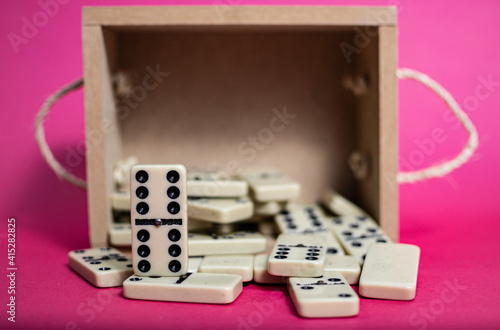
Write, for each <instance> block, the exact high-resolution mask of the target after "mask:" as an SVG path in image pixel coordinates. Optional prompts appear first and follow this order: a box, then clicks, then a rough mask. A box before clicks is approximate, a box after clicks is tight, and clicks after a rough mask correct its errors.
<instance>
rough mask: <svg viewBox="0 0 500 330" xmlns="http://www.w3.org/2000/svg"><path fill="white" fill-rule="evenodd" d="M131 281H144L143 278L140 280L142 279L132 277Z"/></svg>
mask: <svg viewBox="0 0 500 330" xmlns="http://www.w3.org/2000/svg"><path fill="white" fill-rule="evenodd" d="M130 281H132V282H138V281H142V278H140V277H132V278H131V279H130Z"/></svg>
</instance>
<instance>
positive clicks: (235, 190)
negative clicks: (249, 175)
mask: <svg viewBox="0 0 500 330" xmlns="http://www.w3.org/2000/svg"><path fill="white" fill-rule="evenodd" d="M187 193H188V196H189V197H242V196H246V195H247V194H248V184H247V183H246V182H245V181H243V180H237V179H235V178H234V177H231V176H230V175H229V174H228V173H227V172H224V171H216V170H200V169H189V170H188V173H187Z"/></svg>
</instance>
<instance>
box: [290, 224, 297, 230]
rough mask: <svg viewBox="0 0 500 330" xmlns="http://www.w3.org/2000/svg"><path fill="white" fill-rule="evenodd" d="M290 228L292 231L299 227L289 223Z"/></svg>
mask: <svg viewBox="0 0 500 330" xmlns="http://www.w3.org/2000/svg"><path fill="white" fill-rule="evenodd" d="M288 228H290V229H297V226H296V225H294V224H293V223H289V224H288Z"/></svg>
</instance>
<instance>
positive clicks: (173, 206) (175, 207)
mask: <svg viewBox="0 0 500 330" xmlns="http://www.w3.org/2000/svg"><path fill="white" fill-rule="evenodd" d="M180 210H181V206H180V205H179V203H177V202H170V203H168V206H167V211H168V213H170V214H177V213H179V211H180Z"/></svg>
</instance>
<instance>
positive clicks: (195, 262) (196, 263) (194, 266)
mask: <svg viewBox="0 0 500 330" xmlns="http://www.w3.org/2000/svg"><path fill="white" fill-rule="evenodd" d="M202 261H203V257H189V258H188V273H197V272H198V269H199V268H200V265H201V262H202Z"/></svg>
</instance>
